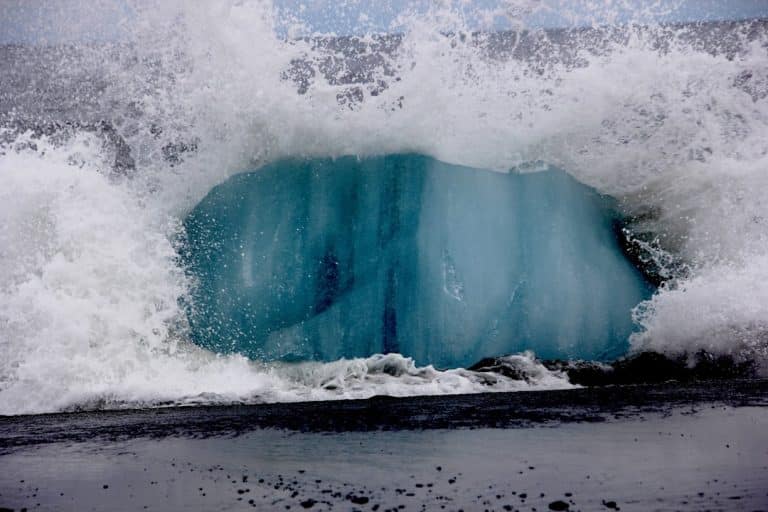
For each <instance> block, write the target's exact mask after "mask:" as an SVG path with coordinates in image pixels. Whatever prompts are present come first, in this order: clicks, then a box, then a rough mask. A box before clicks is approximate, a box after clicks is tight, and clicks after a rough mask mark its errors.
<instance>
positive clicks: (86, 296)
mask: <svg viewBox="0 0 768 512" xmlns="http://www.w3.org/2000/svg"><path fill="white" fill-rule="evenodd" d="M606 4H608V2H606ZM537 5H538V4H537V3H526V4H523V3H511V4H510V5H509V9H506V10H504V11H503V12H502V11H500V12H499V13H497V14H493V16H497V15H498V16H502V17H504V16H507V17H508V18H507V19H508V26H510V27H511V28H513V29H515V31H513V32H511V33H508V34H507V36H505V37H506V39H505V38H504V37H501V36H488V35H483V34H479V35H478V34H473V33H472V29H474V28H475V27H477V25H476V24H474V22H473V24H469V25H470V26H468V22H467V19H466V17H464V16H463V15H462V14H461V12H460V10H457V9H454V8H453V7H452V6H451V5H444V4H441V5H440V6H439V7H436V8H433V9H431V10H426V11H424V10H421V11H419V10H416V11H414V12H413V13H410V14H409V13H407V12H406V13H404V14H403V15H402V16H401V17H400V19H399V20H398V21H397V26H398V27H401V28H402V33H401V34H400V35H398V36H397V37H396V38H395V39H394V40H383V39H381V38H378V37H374V36H368V37H364V38H362V39H360V40H359V41H358V44H357V46H355V48H357V49H356V50H355V51H353V52H351V53H350V51H349V50H343V49H339V48H338V47H336V46H333V44H331V43H324V44H320V43H319V42H318V40H316V39H311V38H310V39H298V40H295V39H290V38H288V39H286V38H283V37H281V36H278V35H276V34H277V33H280V32H281V29H280V27H282V26H285V21H284V20H285V18H282V19H278V20H276V11H275V9H273V7H272V6H271V5H270V4H267V3H261V2H242V1H239V2H217V3H213V4H212V3H207V4H206V5H205V6H202V5H201V6H197V5H192V4H190V3H188V2H178V3H174V2H156V3H145V2H138V3H136V4H135V5H134V4H131V9H130V12H129V14H128V15H127V17H126V18H125V20H124V23H123V25H122V26H123V27H124V28H125V34H126V35H125V40H122V41H120V42H113V44H109V45H107V47H104V46H103V45H101V46H100V45H80V46H78V47H77V48H76V53H78V55H77V56H76V57H71V58H70V57H67V58H64V59H55V61H56V62H59V63H61V66H60V67H58V68H56V69H53V68H49V69H53V74H52V76H50V77H49V78H50V80H47V81H44V82H45V83H46V87H51V88H53V90H57V91H58V90H59V89H56V86H57V84H59V85H61V90H62V91H71V90H72V89H70V88H69V85H68V84H73V83H80V82H78V80H80V78H79V77H82V76H85V77H88V80H87V81H88V82H89V83H91V84H96V85H98V87H95V88H93V89H83V90H80V95H78V94H75V95H73V94H72V93H71V92H65V93H62V94H61V95H59V96H56V97H57V98H60V99H61V102H59V103H58V105H59V106H60V107H61V108H62V110H63V111H62V112H53V111H52V110H46V109H39V111H38V110H35V109H33V108H31V107H29V106H27V107H23V108H17V109H16V110H15V111H14V112H13V113H12V114H13V115H12V116H9V114H8V112H3V113H2V115H3V116H5V117H2V119H3V121H4V122H5V121H7V120H8V119H9V117H10V118H12V120H13V122H16V121H19V120H20V121H25V115H26V114H28V113H30V112H33V111H34V112H36V113H37V114H39V115H41V116H43V118H45V119H49V120H50V119H55V118H56V116H65V117H68V118H70V119H72V118H74V119H75V120H76V121H77V122H79V123H81V124H80V126H83V125H84V124H88V123H89V122H91V123H93V122H98V120H102V119H107V120H109V123H110V126H112V127H113V130H114V134H115V136H116V137H120V139H121V140H123V141H125V143H126V144H127V145H128V146H129V147H130V150H131V159H132V165H131V166H129V167H131V170H129V171H126V172H125V173H123V174H122V175H119V176H114V175H110V172H109V170H108V167H109V166H110V164H109V163H105V161H106V159H107V158H106V157H107V156H109V155H105V154H104V152H103V151H101V150H99V149H98V147H97V146H99V145H98V144H95V143H94V144H91V146H90V147H89V149H87V150H85V149H83V148H79V147H75V148H74V149H73V148H72V147H69V148H61V147H59V148H58V149H55V148H53V147H50V146H48V145H46V144H44V143H42V142H40V141H37V142H35V144H37V146H38V149H39V150H41V151H38V153H39V152H44V153H45V155H44V157H42V159H40V158H39V157H37V156H34V157H33V156H30V155H29V154H27V153H21V154H16V153H15V152H14V151H12V150H9V149H7V148H5V149H4V154H2V155H0V173H1V174H2V179H3V181H4V184H7V186H4V188H3V189H2V192H1V193H3V194H4V195H3V198H4V201H3V205H2V207H0V212H1V213H2V215H3V218H2V223H1V224H0V225H2V229H3V231H2V235H0V236H3V237H4V240H12V241H13V242H12V243H7V244H6V243H3V245H2V247H3V249H2V250H3V256H4V259H7V260H8V261H10V262H11V264H9V265H4V266H3V269H2V270H0V272H1V273H0V278H1V279H2V282H0V287H2V300H1V302H0V325H2V326H4V327H3V329H2V331H0V341H2V342H3V343H2V346H1V347H0V350H2V351H3V356H4V357H3V358H2V361H3V366H2V367H1V368H2V374H0V404H1V405H2V406H1V407H0V412H8V411H12V412H14V411H48V410H55V409H58V408H62V407H71V406H73V404H77V403H82V402H83V401H86V400H95V398H94V397H111V398H110V400H113V402H111V403H118V402H121V401H127V402H130V401H132V400H135V401H142V400H147V401H149V402H153V401H163V400H169V401H173V400H175V399H176V398H178V397H189V396H192V395H195V394H199V393H207V392H210V393H215V394H217V396H228V397H230V398H233V397H245V396H249V397H252V396H253V395H254V393H255V394H259V393H263V396H269V397H271V398H270V399H284V398H285V397H286V396H288V395H290V392H286V394H281V393H282V392H280V391H273V392H272V393H273V394H272V395H270V394H269V392H267V391H265V390H271V389H274V390H284V389H295V387H292V386H294V384H290V382H291V381H290V380H288V381H285V380H281V379H282V377H280V376H279V375H278V376H276V373H274V372H275V371H276V370H275V371H273V370H262V369H260V368H256V367H254V366H253V364H252V363H249V362H247V361H245V360H243V359H238V358H236V357H233V358H216V357H214V356H212V355H211V354H208V353H205V352H203V351H200V350H197V349H195V348H194V347H190V346H189V345H188V344H187V343H186V342H185V341H184V340H185V339H186V337H185V326H184V323H183V318H184V316H183V312H182V311H181V308H180V307H179V306H178V303H177V301H178V300H179V299H181V300H183V299H184V297H185V294H186V293H187V292H186V291H187V285H188V283H187V282H186V280H185V279H184V277H183V268H181V267H180V266H179V262H178V260H177V259H176V254H177V249H178V243H179V240H178V237H179V233H180V231H179V230H178V226H179V224H180V221H181V219H183V218H184V216H185V215H186V214H187V213H188V212H189V211H190V210H191V209H192V208H193V207H194V206H195V205H196V204H197V203H198V202H199V201H200V200H201V199H202V198H203V197H204V196H205V195H206V194H207V193H208V192H209V191H210V190H211V188H212V187H213V186H215V185H216V184H219V183H221V182H223V181H224V180H225V179H226V178H227V177H229V176H231V175H234V174H237V173H240V172H243V171H245V170H250V169H255V168H258V167H260V166H261V165H262V164H264V163H267V162H271V161H275V160H278V159H281V158H284V157H307V156H309V157H316V156H317V157H325V156H332V157H335V156H342V155H357V156H372V155H381V154H396V153H407V152H418V153H422V154H426V155H429V156H431V157H434V158H437V159H439V160H442V161H445V162H448V163H452V164H460V165H466V166H470V167H476V168H484V169H495V170H499V171H506V170H508V169H510V168H512V167H521V166H522V167H526V166H528V168H529V169H530V170H531V171H535V170H537V169H539V168H542V167H546V166H531V165H530V163H531V162H544V163H546V164H548V165H552V166H555V167H558V168H560V169H564V170H565V171H566V172H568V173H569V174H570V175H571V176H572V177H574V178H575V179H576V180H578V181H580V182H582V183H584V184H586V185H588V186H590V187H593V188H595V189H596V190H597V191H599V192H601V193H604V194H608V195H610V196H612V197H613V198H615V199H616V200H617V201H618V202H619V204H620V206H621V207H622V208H623V211H624V213H625V214H626V215H628V216H629V217H630V218H631V219H632V222H631V223H630V225H629V226H628V228H629V229H630V231H631V234H632V236H633V237H635V238H637V239H639V240H640V241H641V242H643V243H645V244H647V246H648V247H651V248H652V250H651V251H649V252H648V254H649V255H650V256H649V257H651V259H653V260H654V261H655V262H656V263H657V264H658V265H660V266H662V267H663V266H665V265H668V266H669V268H668V269H667V272H666V274H665V275H666V276H668V277H669V278H670V279H669V280H668V282H667V284H666V285H664V286H663V287H662V288H661V289H660V290H659V291H658V293H657V294H656V295H655V296H654V297H653V298H651V299H650V301H648V302H646V303H643V304H642V305H641V306H640V307H639V308H638V309H636V311H635V314H636V319H637V321H638V322H639V324H640V326H641V327H642V330H641V332H639V333H637V334H636V335H634V336H633V337H632V339H631V342H632V344H633V346H634V347H635V348H638V349H641V348H652V349H654V350H659V351H663V352H670V353H676V352H691V351H695V350H698V349H700V348H705V349H707V350H710V351H715V352H724V353H732V354H737V355H741V356H744V357H757V358H760V357H764V355H765V352H766V341H765V340H766V332H768V328H767V327H768V326H767V325H766V324H768V311H767V310H766V304H768V301H766V300H764V299H763V297H764V296H765V295H766V286H768V285H766V283H768V280H766V279H764V278H763V277H764V275H765V273H766V271H767V270H766V269H768V263H766V257H767V256H768V255H767V254H766V252H767V249H768V243H767V242H768V241H766V227H765V226H766V225H765V222H766V220H765V219H767V218H768V205H767V204H766V201H765V199H764V198H765V193H764V192H765V191H766V190H768V183H766V180H767V179H768V178H767V176H768V174H767V173H766V170H767V168H768V148H766V142H765V141H766V140H768V127H767V126H766V125H767V123H768V94H766V88H767V87H768V86H767V85H766V84H767V83H768V82H767V80H768V79H767V78H766V77H768V56H767V52H766V40H765V33H766V30H765V24H764V23H762V22H755V23H742V24H735V25H734V24H730V25H729V24H721V25H718V26H682V27H677V26H670V27H653V26H651V27H644V28H641V27H637V26H631V25H629V26H623V27H619V28H616V29H611V30H607V29H606V30H583V31H576V32H571V33H562V32H547V33H544V32H541V31H537V30H534V31H532V32H530V33H523V32H522V31H521V30H522V29H524V28H525V21H524V20H525V19H526V18H525V16H523V15H527V13H530V12H534V13H535V9H537ZM596 8H597V7H596ZM531 10H533V11H531ZM280 15H281V16H286V15H285V13H284V11H281V14H280ZM610 15H611V8H610V7H608V8H606V9H605V10H604V12H601V13H599V19H610ZM596 16H597V15H596ZM581 18H583V16H581ZM630 18H631V17H630ZM82 21H83V20H81V22H82ZM579 21H585V20H584V19H581V20H579ZM83 25H85V24H83ZM300 28H301V27H300ZM708 31H709V32H708ZM296 33H301V30H297V32H296ZM304 33H306V32H304ZM356 61H365V62H367V63H368V64H367V67H362V68H360V67H355V65H354V62H356ZM4 76H5V77H7V76H10V75H4ZM21 76H23V73H22V75H21ZM14 83H16V82H14ZM18 83H20V84H22V85H21V86H20V87H22V88H23V90H24V91H25V92H28V93H29V98H30V99H29V101H30V104H34V103H35V101H36V100H35V99H34V98H35V96H34V91H35V87H34V86H33V85H28V86H24V85H23V84H24V83H26V82H24V81H23V80H22V81H20V82H18ZM4 84H6V83H5V82H4ZM4 87H5V85H4ZM25 87H26V88H25ZM46 90H49V89H46ZM15 97H19V98H21V97H23V98H27V96H26V95H21V96H15ZM73 97H75V98H78V97H81V98H83V101H72V102H71V103H70V102H69V100H70V99H71V98H73ZM85 100H87V101H85ZM65 107H66V108H65ZM75 131H77V129H75ZM94 147H96V149H94ZM73 155H75V156H73ZM71 163H75V164H76V165H74V166H73V165H70V164H71ZM107 206H109V207H107ZM35 219H37V220H35ZM85 221H87V223H83V222H85ZM532 222H535V221H532ZM7 247H10V249H7ZM74 304H77V307H75V306H74ZM172 340H178V341H177V342H174V341H172ZM180 347H181V348H180ZM61 358H63V359H61ZM62 360H66V361H68V364H61V361H62ZM344 371H346V370H344ZM406 380H407V379H406ZM278 382H283V383H285V382H289V384H285V386H282V387H281V385H279V384H277V383H278ZM403 382H405V381H403ZM451 382H453V381H451ZM462 382H464V381H462ZM430 385H431V384H430ZM452 386H453V384H450V385H448V386H447V387H448V388H452V389H467V388H465V387H462V386H463V384H457V385H456V386H455V387H452ZM438 388H439V389H440V390H443V389H444V388H441V387H439V386H438V387H437V388H430V389H438ZM62 389H64V390H66V392H65V393H63V394H62V393H61V390H62ZM305 389H309V388H305ZM356 389H360V388H356ZM366 389H369V390H370V389H372V388H366ZM422 389H424V388H422ZM360 393H364V392H363V391H360ZM311 394H312V391H307V393H305V394H304V395H302V396H310V395H311ZM260 396H262V395H260ZM290 396H296V395H290Z"/></svg>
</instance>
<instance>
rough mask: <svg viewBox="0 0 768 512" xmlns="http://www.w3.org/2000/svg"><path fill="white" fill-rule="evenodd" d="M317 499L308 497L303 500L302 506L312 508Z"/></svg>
mask: <svg viewBox="0 0 768 512" xmlns="http://www.w3.org/2000/svg"><path fill="white" fill-rule="evenodd" d="M316 503H317V501H315V500H313V499H312V498H309V499H306V500H304V501H302V502H301V506H302V507H304V508H312V507H314V506H315V504H316Z"/></svg>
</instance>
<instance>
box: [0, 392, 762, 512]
mask: <svg viewBox="0 0 768 512" xmlns="http://www.w3.org/2000/svg"><path fill="white" fill-rule="evenodd" d="M767 390H768V383H766V382H765V381H754V382H741V383H733V382H731V383H709V384H696V385H689V386H684V387H683V386H674V385H661V386H630V387H626V388H621V387H615V388H606V389H582V390H574V391H561V392H529V393H511V394H496V395H474V396H464V397H420V398H408V399H381V398H379V399H373V400H362V401H350V402H331V403H315V404H281V405H263V406H249V407H242V406H231V407H219V408H186V409H165V410H150V411H122V412H101V413H75V414H61V415H46V416H34V417H33V416H29V417H15V418H0V507H5V508H10V509H15V510H20V509H23V508H27V509H28V510H163V511H174V510H379V511H383V510H454V511H455V510H465V511H474V510H499V511H503V510H536V511H548V510H585V511H586V510H624V511H628V510H638V511H640V510H642V511H649V510H768V393H767V392H766V391H767ZM622 397H623V398H622ZM449 404H450V405H449ZM536 404H539V405H538V406H537V405H536ZM377 416H378V418H377ZM334 418H336V420H337V421H334ZM432 427H434V428H432Z"/></svg>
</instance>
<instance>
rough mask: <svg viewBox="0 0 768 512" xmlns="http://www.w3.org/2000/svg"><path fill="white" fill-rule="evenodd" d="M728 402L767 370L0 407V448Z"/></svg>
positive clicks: (750, 396)
mask: <svg viewBox="0 0 768 512" xmlns="http://www.w3.org/2000/svg"><path fill="white" fill-rule="evenodd" d="M721 405H722V406H728V407H747V406H755V407H765V406H768V379H750V380H731V381H704V382H694V383H687V384H681V383H677V382H668V383H662V384H642V385H630V386H606V387H593V388H579V389H573V390H560V391H519V392H511V393H507V392H504V393H482V394H471V395H439V396H417V397H406V398H396V397H387V396H376V397H373V398H369V399H365V400H338V401H327V402H326V401H318V402H293V403H274V404H255V405H238V404H234V405H217V406H185V407H158V408H152V409H132V410H108V411H89V412H68V413H56V414H42V415H29V416H5V417H0V454H3V453H8V452H10V451H13V450H16V449H19V448H23V447H29V446H35V445H42V444H50V443H60V442H67V443H77V442H86V441H95V440H99V441H104V442H117V441H124V440H127V439H133V438H151V439H162V438H166V437H187V438H206V437H217V436H237V435H242V434H244V433H248V432H252V431H256V430H262V429H283V430H288V431H296V432H321V433H322V432H369V431H401V430H406V431H408V430H435V429H456V428H460V429H480V428H504V429H510V428H527V427H532V426H555V425H560V424H569V423H602V422H606V421H611V420H615V419H619V418H624V417H636V418H641V417H642V416H643V415H644V414H652V413H661V414H665V413H668V412H669V411H671V410H673V409H676V408H680V407H690V408H691V409H692V410H696V409H701V408H703V407H716V406H721Z"/></svg>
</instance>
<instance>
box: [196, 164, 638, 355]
mask: <svg viewBox="0 0 768 512" xmlns="http://www.w3.org/2000/svg"><path fill="white" fill-rule="evenodd" d="M616 220H617V213H616V210H615V205H614V203H613V202H612V200H610V199H609V198H607V197H605V196H601V195H599V194H598V193H596V192H595V191H594V190H592V189H590V188H588V187H586V186H584V185H582V184H580V183H578V182H576V181H575V180H573V179H572V178H570V177H569V176H568V175H567V174H566V173H564V172H562V171H557V170H548V171H545V172H538V173H530V174H517V173H512V174H500V173H494V172H490V171H484V170H478V169H470V168H466V167H460V166H455V165H449V164H446V163H442V162H439V161H437V160H434V159H431V158H428V157H425V156H421V155H389V156H382V157H375V158H366V159H358V158H355V157H344V158H338V159H313V160H287V161H281V162H277V163H274V164H271V165H268V166H266V167H264V168H262V169H259V170H257V171H255V172H249V173H244V174H239V175H236V176H233V177H232V178H230V179H229V180H227V181H226V182H224V183H222V184H220V185H219V186H217V187H215V188H214V189H213V190H211V192H210V193H209V194H208V195H207V196H206V197H205V198H204V199H203V200H202V201H201V202H200V203H199V204H198V205H197V206H196V207H195V208H194V209H193V210H192V212H190V214H189V215H188V217H187V218H186V220H185V222H184V224H185V227H186V232H187V245H186V250H185V252H184V260H185V263H186V266H187V268H188V270H189V272H190V274H191V275H192V276H193V277H194V279H195V283H196V284H195V287H194V290H193V293H192V296H191V301H190V304H189V309H188V317H189V321H190V326H191V329H192V336H193V339H194V340H195V341H196V342H197V343H198V344H200V345H202V346H204V347H206V348H209V349H211V350H214V351H217V352H220V353H232V352H237V353H242V354H244V355H247V356H248V357H251V358H253V359H258V360H325V361H327V360H334V359H338V358H341V357H357V356H368V355H371V354H374V353H379V352H399V353H402V354H404V355H406V356H411V357H414V358H415V359H416V362H417V363H419V364H426V363H431V364H434V365H436V366H440V367H455V366H466V365H469V364H471V363H473V362H475V361H477V360H478V359H480V358H482V357H484V356H490V355H501V354H506V353H511V352H519V351H522V350H526V349H532V350H534V351H535V352H536V353H537V355H539V356H541V357H546V358H555V357H559V358H588V359H609V358H613V357H617V356H619V355H621V354H622V353H624V352H625V351H626V349H627V338H628V336H629V335H630V333H631V332H632V330H633V324H632V320H631V309H632V308H633V307H634V306H635V305H637V304H638V303H639V302H640V301H641V300H643V299H645V298H647V297H648V296H649V295H650V293H651V291H652V290H651V288H650V286H649V285H648V284H647V283H646V282H645V281H644V280H643V278H642V276H641V274H640V273H639V272H638V271H637V269H635V268H634V267H633V266H632V265H631V264H630V263H629V262H628V261H627V259H626V258H625V257H624V254H623V253H622V251H621V247H620V244H619V242H618V240H617V239H616V235H615V230H614V223H615V222H616Z"/></svg>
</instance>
